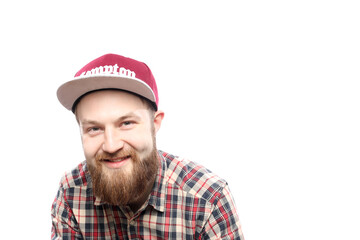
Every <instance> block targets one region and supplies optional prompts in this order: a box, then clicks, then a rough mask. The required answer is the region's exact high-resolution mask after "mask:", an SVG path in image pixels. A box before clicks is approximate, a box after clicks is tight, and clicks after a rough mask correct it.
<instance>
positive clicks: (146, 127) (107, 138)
mask: <svg viewBox="0 0 360 240" xmlns="http://www.w3.org/2000/svg"><path fill="white" fill-rule="evenodd" d="M76 117H77V120H78V123H79V127H80V132H81V140H82V145H83V150H84V154H85V158H86V160H87V161H88V163H89V164H94V163H95V161H96V156H97V155H98V154H103V153H108V154H116V153H119V154H120V153H121V152H122V150H126V149H129V147H132V148H133V149H134V150H135V151H136V153H137V154H138V155H139V156H140V159H141V161H143V158H144V156H147V155H148V154H149V153H150V152H151V151H152V150H153V146H154V145H153V141H154V140H153V139H154V138H153V135H156V133H157V132H158V130H159V129H160V126H161V122H162V120H163V118H164V112H162V111H157V112H153V111H150V110H149V109H148V107H147V105H146V104H145V103H144V102H143V101H142V100H141V99H140V98H139V97H137V96H136V95H133V94H130V93H127V92H123V91H116V90H104V91H98V92H94V93H91V94H88V95H86V96H85V97H83V99H81V101H80V102H79V104H78V106H77V108H76ZM112 160H119V159H116V157H114V159H112ZM120 160H121V161H120ZM120 160H119V161H117V162H101V164H104V166H105V167H104V168H103V169H104V173H105V174H112V172H113V171H117V170H120V169H121V170H122V171H124V173H126V174H130V172H131V171H130V170H131V168H132V167H133V165H132V161H131V158H126V159H120ZM130 177H131V176H130ZM152 186H153V182H150V183H147V191H145V192H144V196H141V197H140V198H139V200H138V201H137V202H135V203H132V205H133V208H134V209H136V208H139V206H141V205H142V204H143V203H144V202H145V200H146V199H147V197H148V195H149V194H150V191H151V188H152ZM134 209H133V210H134Z"/></svg>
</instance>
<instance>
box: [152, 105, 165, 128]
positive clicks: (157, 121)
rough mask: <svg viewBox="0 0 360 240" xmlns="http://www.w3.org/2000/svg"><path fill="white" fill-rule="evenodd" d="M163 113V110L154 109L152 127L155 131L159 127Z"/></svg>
mask: <svg viewBox="0 0 360 240" xmlns="http://www.w3.org/2000/svg"><path fill="white" fill-rule="evenodd" d="M164 116H165V113H164V112H163V111H160V110H159V111H156V112H155V114H154V127H155V133H157V132H158V131H159V129H160V127H161V122H162V120H163V119H164Z"/></svg>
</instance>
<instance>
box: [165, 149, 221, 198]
mask: <svg viewBox="0 0 360 240" xmlns="http://www.w3.org/2000/svg"><path fill="white" fill-rule="evenodd" d="M161 154H162V156H163V157H164V160H165V163H166V165H167V173H166V175H167V177H168V179H169V183H172V184H174V185H176V186H178V187H179V188H181V189H182V190H183V191H186V192H188V193H189V194H192V195H194V196H195V197H198V198H202V199H205V200H206V201H208V202H210V203H214V202H215V201H216V200H218V199H219V198H220V197H221V195H222V191H223V189H224V188H225V187H226V185H227V182H226V181H225V180H224V179H223V178H221V177H219V176H218V175H216V174H215V173H213V172H212V171H210V170H209V169H207V168H205V167H204V166H202V165H201V164H198V163H196V162H194V161H190V160H188V159H186V158H182V157H178V156H174V155H171V154H169V153H165V152H161Z"/></svg>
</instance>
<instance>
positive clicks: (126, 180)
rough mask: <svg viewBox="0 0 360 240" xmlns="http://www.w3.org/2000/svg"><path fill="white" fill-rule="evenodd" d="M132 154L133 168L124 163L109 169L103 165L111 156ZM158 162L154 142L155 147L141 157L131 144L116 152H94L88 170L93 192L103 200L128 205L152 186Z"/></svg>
mask: <svg viewBox="0 0 360 240" xmlns="http://www.w3.org/2000/svg"><path fill="white" fill-rule="evenodd" d="M127 156H129V157H130V161H131V163H127V164H131V166H130V167H131V170H130V171H128V169H125V168H127V167H129V166H123V167H120V168H119V169H108V168H107V167H105V166H103V164H104V163H103V161H106V159H112V158H123V157H127ZM158 166H159V160H158V154H157V150H156V146H155V141H154V143H153V149H152V151H151V152H150V153H149V154H148V155H147V156H145V157H143V158H142V159H141V158H140V156H139V155H138V154H137V153H136V151H135V150H134V149H133V148H132V147H130V148H129V149H127V150H125V149H122V150H120V151H119V152H116V153H114V154H109V153H102V154H99V155H96V156H95V163H92V164H91V163H89V162H88V168H89V172H90V175H91V178H92V185H93V193H94V195H95V196H96V197H99V198H100V199H101V200H102V201H104V202H106V203H109V204H112V205H117V206H128V205H130V204H132V203H137V202H138V201H141V199H142V198H144V194H146V193H147V192H148V190H149V189H148V188H149V187H152V185H150V184H153V182H154V180H155V177H156V174H157V171H158Z"/></svg>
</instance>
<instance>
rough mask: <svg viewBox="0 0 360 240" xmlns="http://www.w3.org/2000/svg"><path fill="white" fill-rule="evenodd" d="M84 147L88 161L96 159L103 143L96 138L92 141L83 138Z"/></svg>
mask: <svg viewBox="0 0 360 240" xmlns="http://www.w3.org/2000/svg"><path fill="white" fill-rule="evenodd" d="M82 146H83V151H84V155H85V158H86V160H90V159H93V158H95V155H96V153H97V152H98V150H99V148H100V146H101V141H99V139H96V138H95V139H94V138H91V139H90V138H85V137H83V138H82Z"/></svg>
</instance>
